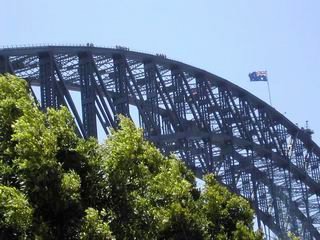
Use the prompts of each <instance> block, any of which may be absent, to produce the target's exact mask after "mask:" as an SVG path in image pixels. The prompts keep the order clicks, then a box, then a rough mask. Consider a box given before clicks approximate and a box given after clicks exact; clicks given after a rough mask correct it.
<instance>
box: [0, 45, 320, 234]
mask: <svg viewBox="0 0 320 240" xmlns="http://www.w3.org/2000/svg"><path fill="white" fill-rule="evenodd" d="M0 72H1V73H5V72H9V73H13V74H16V75H17V76H19V77H22V78H25V79H27V81H28V82H29V83H30V84H31V85H34V86H40V103H39V107H40V108H42V109H43V110H44V111H45V110H46V108H47V107H53V108H59V107H60V106H62V105H64V106H67V107H68V108H69V109H70V112H71V113H72V114H73V116H74V119H75V123H76V125H77V130H78V134H79V135H80V136H81V137H84V138H87V137H90V136H93V137H97V132H98V130H100V129H98V128H99V127H98V126H100V127H101V129H103V130H104V132H105V133H106V134H109V132H110V129H111V128H115V127H116V126H117V121H118V119H117V114H124V115H126V116H132V117H134V115H138V116H139V124H140V126H141V127H142V128H143V129H144V132H145V136H146V137H147V138H148V139H150V140H151V141H153V142H154V143H155V144H156V145H157V146H158V147H159V148H160V149H161V150H162V151H163V152H164V153H166V154H168V153H170V152H173V153H176V154H177V155H178V156H179V157H180V158H181V159H182V160H183V161H185V163H186V164H187V165H188V166H189V167H190V168H191V169H192V170H194V171H195V172H196V174H197V176H198V177H200V178H201V177H202V176H203V175H204V174H206V173H210V172H211V173H215V174H216V176H217V177H218V180H219V181H220V182H221V183H222V184H224V185H226V186H227V187H228V188H229V189H230V190H231V191H233V192H235V193H237V194H239V195H242V196H243V197H245V198H246V199H248V200H249V201H250V202H251V204H252V207H253V208H254V209H255V211H256V216H257V222H258V226H259V227H260V228H262V229H263V230H264V232H265V234H266V236H267V237H268V236H270V234H269V232H270V231H271V232H272V233H273V234H274V235H276V236H278V237H280V238H282V239H286V238H287V232H289V231H291V232H293V233H295V234H296V235H298V236H300V237H301V238H302V239H320V234H319V231H320V202H319V200H320V184H319V182H320V165H319V163H320V148H319V147H318V146H317V145H316V144H315V143H314V142H313V141H312V139H311V136H310V135H309V134H308V132H306V131H305V130H304V129H300V128H298V127H297V126H295V125H294V124H293V123H292V122H290V121H289V120H288V119H286V118H285V117H284V116H283V115H281V114H280V113H279V112H277V111H276V110H275V109H273V108H272V107H270V106H269V105H268V104H266V103H265V102H263V101H261V100H260V99H258V98H256V97H255V96H253V95H252V94H250V93H249V92H247V91H245V90H243V89H241V88H240V87H238V86H236V85H234V84H232V83H231V82H229V81H227V80H225V79H222V78H220V77H218V76H215V75H213V74H210V73H208V72H206V71H203V70H201V69H197V68H195V67H192V66H189V65H186V64H183V63H180V62H177V61H173V60H169V59H166V58H165V57H164V56H163V55H156V56H153V55H150V54H143V53H138V52H132V51H128V49H124V48H121V49H110V48H96V47H93V46H77V47H68V46H45V47H30V48H28V47H25V48H12V49H0ZM30 89H31V92H32V93H33V90H32V88H30ZM72 91H78V92H80V96H81V106H80V108H81V110H80V109H79V107H78V108H77V102H78V101H79V100H77V99H75V98H74V97H73V96H72V94H71V92H72ZM33 94H34V93H33ZM75 101H77V102H75ZM132 106H134V107H132ZM133 108H135V109H136V110H133ZM98 123H99V124H100V125H98ZM271 235H272V234H271Z"/></svg>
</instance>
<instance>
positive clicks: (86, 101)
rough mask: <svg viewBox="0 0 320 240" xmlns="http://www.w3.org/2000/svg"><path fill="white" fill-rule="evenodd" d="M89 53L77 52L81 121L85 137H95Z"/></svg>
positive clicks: (93, 92) (91, 72)
mask: <svg viewBox="0 0 320 240" xmlns="http://www.w3.org/2000/svg"><path fill="white" fill-rule="evenodd" d="M89 56H90V55H89V54H88V53H86V52H83V53H79V55H78V57H79V74H80V87H81V102H82V122H83V125H84V129H85V132H86V137H97V135H98V134H97V119H96V106H95V101H96V93H95V88H94V83H93V81H95V80H94V77H93V66H92V64H91V59H90V57H89Z"/></svg>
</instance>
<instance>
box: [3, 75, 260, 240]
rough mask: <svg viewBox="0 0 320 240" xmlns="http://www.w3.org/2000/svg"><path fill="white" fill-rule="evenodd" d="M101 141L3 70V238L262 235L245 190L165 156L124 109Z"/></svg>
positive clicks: (202, 237)
mask: <svg viewBox="0 0 320 240" xmlns="http://www.w3.org/2000/svg"><path fill="white" fill-rule="evenodd" d="M120 118H121V121H120V124H119V129H118V130H114V131H113V132H112V135H111V136H109V138H108V139H107V140H106V142H105V143H104V144H99V143H98V142H97V140H95V139H87V140H83V139H80V138H79V137H78V136H77V135H76V133H75V124H74V121H73V118H72V116H71V114H70V113H69V112H68V110H67V109H66V108H65V107H61V109H59V110H54V109H47V110H46V112H42V111H40V110H39V109H38V106H37V105H36V104H35V102H34V100H33V99H32V98H31V97H30V96H29V93H28V88H27V84H26V82H25V81H23V80H21V79H18V78H17V77H14V76H11V75H4V76H0V239H39V240H40V239H49V240H50V239H86V240H89V239H97V240H100V239H101V240H102V239H221V240H222V239H243V240H244V239H246V240H247V239H249V240H250V239H262V236H261V234H260V233H256V232H254V231H253V211H252V209H251V208H250V206H249V203H248V202H247V201H246V200H244V199H243V198H241V197H239V196H236V195H234V194H232V193H231V192H229V191H228V190H227V189H226V188H225V187H223V186H221V185H219V184H218V182H217V181H216V180H215V178H214V176H212V175H208V176H206V177H205V186H204V189H203V190H202V191H200V190H198V189H197V187H196V180H195V177H194V174H193V173H192V172H191V171H190V170H188V169H187V168H186V166H185V165H184V164H183V163H182V162H181V161H179V160H178V159H177V158H176V157H175V156H173V155H172V156H163V155H162V154H161V153H160V151H159V150H157V149H156V148H155V146H154V145H153V144H152V143H150V142H148V141H146V140H145V139H144V138H143V131H142V130H141V129H137V128H136V127H135V126H134V123H133V122H132V121H131V120H129V119H127V118H124V117H120Z"/></svg>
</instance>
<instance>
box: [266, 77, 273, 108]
mask: <svg viewBox="0 0 320 240" xmlns="http://www.w3.org/2000/svg"><path fill="white" fill-rule="evenodd" d="M267 85H268V92H269V102H270V106H272V102H271V91H270V84H269V79H267Z"/></svg>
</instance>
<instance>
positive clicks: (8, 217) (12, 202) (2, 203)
mask: <svg viewBox="0 0 320 240" xmlns="http://www.w3.org/2000/svg"><path fill="white" fill-rule="evenodd" d="M32 213H33V210H32V208H31V206H30V204H29V203H28V200H27V198H26V196H25V195H24V194H23V193H21V192H20V191H19V190H17V189H15V188H13V187H7V186H3V185H0V233H1V235H0V236H1V237H2V238H3V239H25V237H26V232H27V230H28V229H29V228H30V226H31V223H32Z"/></svg>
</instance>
